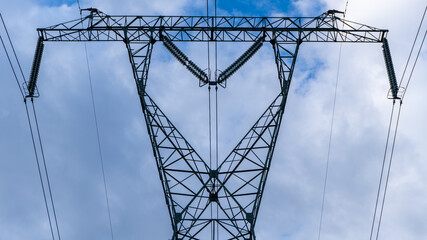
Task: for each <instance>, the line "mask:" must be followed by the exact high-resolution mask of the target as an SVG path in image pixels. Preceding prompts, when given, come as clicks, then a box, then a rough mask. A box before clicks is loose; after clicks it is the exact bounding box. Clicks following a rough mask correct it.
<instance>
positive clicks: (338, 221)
mask: <svg viewBox="0 0 427 240" xmlns="http://www.w3.org/2000/svg"><path fill="white" fill-rule="evenodd" d="M266 2H271V1H262V2H259V4H258V5H256V6H257V7H258V8H260V9H261V8H265V9H264V10H259V11H260V12H262V11H264V12H268V13H272V14H275V13H276V12H284V10H282V9H283V8H281V7H272V8H271V9H267V8H268V7H265V6H266ZM273 2H274V1H273ZM81 3H82V6H83V7H90V6H94V7H97V8H99V9H101V10H103V11H104V12H106V13H111V14H150V15H157V14H161V15H167V14H171V15H180V14H185V15H191V14H204V11H205V5H204V4H205V2H203V1H155V2H153V3H150V2H149V1H143V2H141V1H133V0H130V1H121V2H120V3H119V2H114V1H96V0H94V1H82V2H81ZM68 4H69V5H67V4H60V5H57V6H55V4H53V5H48V6H46V4H44V3H43V4H42V3H40V2H33V1H25V0H21V1H12V2H1V3H0V5H1V8H2V10H3V11H2V14H3V17H4V18H5V20H6V23H7V24H8V27H9V30H10V33H11V36H12V38H13V39H14V43H15V48H16V49H17V53H18V56H19V57H20V59H21V63H22V64H23V67H24V70H25V72H26V73H28V72H29V69H30V67H31V62H32V55H33V53H34V47H35V42H36V38H37V32H36V31H35V29H36V28H37V27H42V26H49V25H52V24H55V23H59V22H63V21H65V20H69V19H76V18H78V17H79V14H78V11H77V6H76V4H71V5H70V3H68ZM282 4H288V3H287V2H283V3H282ZM423 4H425V3H423V2H422V1H420V0H419V1H418V0H417V1H410V2H408V3H405V4H404V5H402V4H398V3H393V4H390V3H389V2H387V1H384V0H381V1H375V2H372V1H365V0H363V1H357V2H356V1H350V2H349V7H348V14H347V17H348V19H351V20H355V21H356V22H361V23H366V24H368V25H372V26H375V27H379V28H386V29H389V30H390V33H389V35H388V39H389V42H390V46H391V50H392V56H393V60H394V63H395V68H396V73H397V75H398V76H401V74H402V72H403V66H404V64H405V61H406V58H407V55H408V52H409V50H410V46H411V44H412V39H413V37H414V35H415V32H416V29H417V26H418V25H417V24H418V22H419V20H420V17H421V14H422V11H423V7H425V6H423ZM267 5H268V4H267ZM290 5H291V6H292V7H291V8H290V9H289V12H290V14H291V15H293V16H295V15H297V14H304V15H308V16H316V15H320V14H321V13H322V12H324V11H326V10H327V9H332V8H334V9H340V10H341V9H343V7H344V1H333V0H325V1H294V2H292V3H290ZM368 6H369V7H368ZM22 9H26V12H24V11H23V10H22ZM278 9H279V10H278ZM236 11H239V12H241V13H242V14H245V12H250V11H249V10H245V9H238V8H235V9H234V8H233V9H220V12H222V13H229V12H236ZM396 16H399V17H396ZM423 29H424V31H425V25H424V28H423ZM1 34H2V36H4V32H3V31H2V32H1ZM87 46H88V49H89V59H90V64H91V72H92V78H93V84H94V96H95V101H96V107H97V114H98V115H97V116H98V120H99V128H100V136H101V144H102V150H103V157H104V164H105V172H106V177H107V186H108V190H109V197H110V204H111V213H112V220H113V227H114V232H115V236H116V238H122V239H140V238H144V239H168V238H170V236H171V228H170V220H169V216H168V212H167V208H166V205H165V201H164V197H163V192H162V189H161V184H160V181H159V180H158V174H157V168H156V166H155V162H154V158H153V156H152V150H151V146H150V141H149V139H148V135H147V132H146V127H145V123H144V120H143V115H142V113H141V109H140V105H139V100H138V96H137V94H136V89H135V88H134V82H133V79H132V75H131V72H130V66H129V63H128V59H127V53H126V50H125V48H124V46H122V44H120V43H113V44H112V43H105V44H100V43H99V44H98V43H88V44H87ZM179 46H180V47H181V48H182V49H183V50H184V51H185V52H186V53H188V55H189V56H190V57H191V58H192V59H195V60H194V61H195V62H197V63H198V64H199V65H200V66H203V67H202V68H205V67H207V63H206V52H207V49H206V48H207V47H206V45H205V44H194V45H193V44H180V45H179ZM218 46H219V51H218V54H219V68H220V69H224V68H225V67H227V66H228V64H230V63H231V62H232V61H233V60H234V59H235V58H236V57H237V56H239V55H240V54H241V53H243V52H244V51H245V49H246V48H247V47H248V46H249V45H247V44H218ZM339 48H340V46H339V44H305V43H304V44H303V45H302V46H301V50H300V54H299V59H298V62H297V66H296V72H295V76H294V79H293V82H292V86H291V90H290V95H289V98H288V103H287V107H286V113H285V116H284V119H283V124H282V127H281V132H280V136H279V138H278V142H277V147H276V152H275V155H274V159H273V162H272V167H271V171H270V175H269V178H268V181H267V185H266V190H265V195H264V197H263V202H262V205H261V210H260V215H259V219H258V221H257V226H256V233H257V237H258V239H310V238H316V237H317V233H318V226H319V218H320V207H321V200H322V191H323V178H324V173H325V164H326V158H327V150H328V141H329V129H330V121H331V113H332V103H333V94H334V87H335V80H336V79H335V77H336V74H337V63H338V54H339ZM211 49H212V48H211ZM1 52H2V51H1ZM211 54H212V52H211ZM211 56H212V55H211ZM418 61H419V62H418V65H417V66H418V67H417V68H416V69H415V72H414V75H413V79H412V82H411V85H410V86H409V89H408V95H407V96H406V99H405V101H404V103H403V107H402V116H401V122H400V126H399V134H398V138H397V143H396V144H397V145H396V151H395V159H394V162H393V166H392V172H391V178H390V182H389V189H388V195H387V201H386V204H385V210H384V211H385V212H384V217H383V223H382V230H381V235H380V237H381V238H384V239H422V238H423V237H424V236H425V235H427V232H426V231H427V230H426V229H425V228H424V227H423V226H424V225H425V223H426V222H425V217H424V216H425V211H424V210H423V209H427V206H426V203H425V197H426V191H425V189H426V184H425V182H427V181H426V177H425V176H426V174H425V172H424V169H426V163H425V161H423V160H424V159H425V158H426V156H427V153H426V148H425V146H426V140H425V137H424V135H425V134H424V133H425V132H426V131H427V129H426V126H425V124H424V122H425V119H426V118H427V112H426V109H427V108H426V107H425V106H424V105H423V102H424V101H423V96H424V95H425V94H424V92H425V89H426V87H427V86H426V83H425V82H423V81H422V79H423V76H425V74H426V70H425V69H424V68H422V67H421V66H425V65H426V63H425V62H426V50H423V51H422V53H421V55H420V59H419V60H418ZM0 68H1V72H2V74H3V75H2V76H3V81H1V83H0V84H1V85H0V89H4V91H3V92H2V94H0V124H1V125H0V132H1V134H0V153H1V155H2V159H1V160H0V196H1V199H2V205H1V206H0V226H2V227H1V228H0V238H1V239H25V238H31V239H49V236H50V235H49V234H50V233H49V227H48V222H47V217H46V213H45V209H44V205H43V204H44V202H43V197H42V194H41V189H40V183H39V182H38V173H37V168H36V163H35V160H34V156H33V153H32V147H31V141H30V136H29V131H28V126H27V125H26V124H27V123H26V115H25V110H24V108H23V104H22V100H21V99H20V97H19V93H18V90H17V86H16V83H15V82H14V81H13V75H12V74H11V71H10V69H9V66H8V63H7V60H6V58H5V57H4V54H3V53H1V54H0ZM259 69H262V71H259ZM276 76H277V75H276V66H275V64H274V58H273V54H272V49H271V45H270V44H269V43H265V44H264V46H263V48H262V49H261V50H260V51H259V52H258V53H257V55H256V56H255V57H253V58H252V59H251V60H250V61H249V62H248V63H247V64H246V65H245V66H244V67H243V68H242V69H241V70H239V71H238V72H237V73H236V74H235V75H233V76H232V78H230V79H229V81H228V83H227V84H228V85H227V88H226V89H221V88H220V89H219V93H218V94H219V111H220V115H219V123H220V126H221V128H220V131H219V138H220V156H221V157H224V156H225V155H226V154H227V153H228V152H229V151H230V150H231V149H232V147H233V146H234V145H235V144H236V142H237V141H238V140H239V139H240V138H241V137H242V136H243V134H244V133H246V131H247V129H248V128H249V127H250V126H251V124H253V123H254V121H255V120H256V119H257V118H258V117H259V115H260V114H261V113H262V111H263V110H264V109H265V108H266V107H267V106H268V104H269V103H270V102H271V101H272V100H273V98H274V96H275V94H277V92H278V90H277V86H278V81H277V79H276V78H277V77H276ZM39 79H40V82H39V89H40V93H41V97H40V98H39V99H36V100H35V101H36V104H37V105H36V106H37V109H38V113H39V121H40V127H41V131H42V132H41V133H42V137H43V140H44V146H45V151H46V156H47V163H48V167H49V174H50V177H51V183H52V189H53V194H54V197H55V204H56V207H57V213H58V220H59V224H60V229H61V233H62V237H63V238H74V239H105V238H108V234H109V227H108V218H107V212H106V204H105V196H104V189H103V182H102V173H101V170H100V162H99V156H98V149H97V142H96V132H95V130H94V120H93V110H92V106H91V95H90V91H89V83H88V79H87V70H86V63H85V55H84V48H83V45H82V44H81V43H73V44H61V43H47V44H46V49H45V55H44V57H43V62H42V68H41V72H40V78H39ZM388 88H389V86H388V80H387V75H386V72H385V67H384V62H383V57H382V53H381V46H380V45H379V44H373V45H369V44H367V45H363V44H343V45H342V56H341V67H340V74H339V83H338V93H337V105H336V112H335V119H334V129H333V138H332V148H331V158H330V162H329V163H330V168H329V178H328V185H327V189H326V202H325V209H324V215H323V228H322V238H323V239H363V238H368V236H369V231H370V227H371V225H370V224H371V221H372V214H373V209H374V204H375V197H376V188H377V184H378V179H379V173H380V168H381V161H382V154H383V151H384V144H385V137H386V133H387V121H388V118H389V114H390V108H391V101H390V100H388V99H387V98H386V94H387V90H388ZM148 90H149V93H150V94H151V95H152V97H153V98H154V99H155V101H156V102H157V103H158V104H159V106H160V107H161V108H162V109H163V110H164V112H165V113H166V114H167V115H168V116H169V117H170V118H171V120H172V121H173V122H174V123H175V125H176V126H177V127H178V128H179V130H180V131H181V132H182V133H183V134H184V136H186V137H187V138H188V139H189V140H190V142H191V143H192V144H193V145H194V147H195V148H196V150H197V151H199V152H200V154H201V156H202V157H205V159H206V158H207V155H208V154H207V152H208V148H209V143H208V141H207V138H206V136H207V122H208V117H207V114H208V111H207V95H208V93H207V90H206V89H205V88H203V89H200V88H199V87H198V86H197V80H196V79H194V77H193V76H192V75H191V74H190V73H189V72H188V71H187V70H186V69H185V68H184V67H183V66H181V65H180V64H179V63H177V62H176V61H175V60H174V59H173V57H171V55H170V54H169V53H168V52H167V51H166V50H165V48H164V47H163V46H162V45H161V44H160V43H156V44H155V49H154V52H153V61H152V64H151V68H150V79H149V89H148ZM183 93H186V94H183ZM212 93H213V92H212ZM30 234H31V235H30Z"/></svg>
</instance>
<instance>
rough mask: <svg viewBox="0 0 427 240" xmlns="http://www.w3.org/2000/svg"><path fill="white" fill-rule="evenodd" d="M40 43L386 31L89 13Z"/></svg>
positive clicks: (331, 23) (331, 15)
mask: <svg viewBox="0 0 427 240" xmlns="http://www.w3.org/2000/svg"><path fill="white" fill-rule="evenodd" d="M38 31H39V35H40V36H41V37H42V38H43V40H44V41H123V40H124V39H128V40H129V41H131V42H136V41H147V40H150V39H154V40H157V41H158V40H161V35H163V36H167V37H168V38H169V39H171V40H172V41H191V42H200V41H202V42H207V41H218V42H254V41H256V39H259V38H260V37H262V36H265V39H266V41H270V40H275V41H278V42H296V41H298V40H301V41H304V42H382V40H383V39H384V38H385V37H386V34H387V32H388V30H384V29H377V28H374V27H370V26H367V25H364V24H360V23H356V22H352V21H348V20H344V19H341V18H339V17H338V16H337V14H336V12H334V11H328V12H326V13H324V14H322V15H320V16H318V17H206V16H123V15H121V16H116V15H107V14H104V13H102V12H100V11H98V10H95V9H92V10H91V11H90V14H89V15H87V16H86V17H84V18H83V19H77V20H74V21H69V22H66V23H61V24H57V25H54V26H51V27H48V28H39V29H38Z"/></svg>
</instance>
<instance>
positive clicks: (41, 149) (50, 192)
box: [31, 98, 61, 240]
mask: <svg viewBox="0 0 427 240" xmlns="http://www.w3.org/2000/svg"><path fill="white" fill-rule="evenodd" d="M31 105H32V107H33V114H34V120H35V123H36V130H37V136H38V139H39V144H40V152H41V155H42V160H43V167H44V171H45V173H46V180H47V187H48V190H49V191H48V192H49V197H50V203H51V205H52V211H53V217H54V219H55V226H56V231H57V234H58V239H59V240H61V234H60V233H59V226H58V218H57V217H56V210H55V204H54V201H53V195H52V188H51V187H50V180H49V174H48V171H47V165H46V158H45V155H44V150H43V143H42V139H41V135H40V128H39V121H38V119H37V114H36V107H35V106H34V101H33V98H31Z"/></svg>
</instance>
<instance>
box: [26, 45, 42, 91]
mask: <svg viewBox="0 0 427 240" xmlns="http://www.w3.org/2000/svg"><path fill="white" fill-rule="evenodd" d="M43 49H44V44H43V38H42V37H39V39H38V41H37V46H36V51H35V53H34V59H33V66H32V67H31V73H30V81H29V82H28V86H27V89H28V95H27V97H33V96H34V91H35V89H36V85H37V77H38V75H39V70H40V63H41V61H42V55H43Z"/></svg>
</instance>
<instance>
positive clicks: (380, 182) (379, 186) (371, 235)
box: [369, 100, 396, 240]
mask: <svg viewBox="0 0 427 240" xmlns="http://www.w3.org/2000/svg"><path fill="white" fill-rule="evenodd" d="M395 103H396V101H395V100H393V105H392V107H391V114H390V120H389V125H388V131H387V139H386V144H385V149H384V157H383V162H382V167H381V174H380V181H379V183H378V191H377V198H376V201H375V209H374V216H373V218H372V226H371V234H370V237H369V239H370V240H372V237H373V234H374V227H375V220H376V216H377V210H378V203H379V199H380V194H381V186H382V182H383V181H382V179H383V175H384V169H385V163H386V159H387V150H388V145H389V144H388V143H389V140H390V131H391V126H392V122H393V116H394V106H395Z"/></svg>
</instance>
